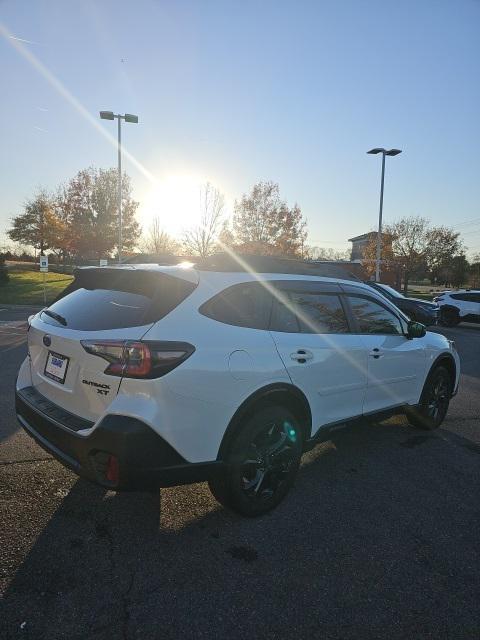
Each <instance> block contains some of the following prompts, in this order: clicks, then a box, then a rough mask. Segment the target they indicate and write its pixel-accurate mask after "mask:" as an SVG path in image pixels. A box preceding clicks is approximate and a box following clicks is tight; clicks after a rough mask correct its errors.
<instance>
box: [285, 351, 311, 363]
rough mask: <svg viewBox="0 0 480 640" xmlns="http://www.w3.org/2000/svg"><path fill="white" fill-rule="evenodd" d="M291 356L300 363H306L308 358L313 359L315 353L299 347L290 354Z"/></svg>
mask: <svg viewBox="0 0 480 640" xmlns="http://www.w3.org/2000/svg"><path fill="white" fill-rule="evenodd" d="M290 358H291V359H292V360H296V361H297V362H299V363H300V364H305V363H306V362H307V360H313V353H312V352H311V351H308V350H307V349H298V350H297V351H296V352H295V353H291V354H290Z"/></svg>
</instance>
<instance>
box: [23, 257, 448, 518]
mask: <svg viewBox="0 0 480 640" xmlns="http://www.w3.org/2000/svg"><path fill="white" fill-rule="evenodd" d="M257 262H258V261H257ZM260 262H262V261H260ZM253 263H254V261H253V259H252V260H251V264H253ZM262 264H263V266H261V265H260V266H258V264H257V266H256V271H254V270H253V268H252V267H251V266H250V267H248V268H247V267H246V266H245V263H244V262H243V261H242V267H237V266H236V264H235V262H234V261H232V263H231V264H230V262H229V261H227V260H225V261H224V262H223V263H220V266H219V263H218V261H217V262H216V261H215V260H213V261H211V262H210V263H208V262H207V263H206V264H204V265H203V266H201V267H197V268H194V267H193V266H181V265H180V266H170V267H164V266H158V265H135V266H119V267H101V268H84V269H80V270H78V271H77V272H76V277H75V280H74V281H73V282H72V284H70V285H69V286H68V287H67V289H66V290H65V291H64V292H63V294H62V296H61V297H60V298H59V299H58V300H57V301H56V302H54V303H53V304H52V305H51V306H50V307H48V308H45V309H43V310H42V311H41V312H40V313H38V314H37V315H35V316H34V317H32V318H31V319H30V322H29V331H28V356H27V358H26V359H25V361H24V362H23V364H22V366H21V368H20V371H19V374H18V379H17V382H16V410H17V415H18V420H19V421H20V423H21V425H22V426H23V427H24V429H25V430H26V431H27V432H28V433H29V434H30V435H31V436H33V438H35V440H36V441H37V442H38V443H39V444H40V445H41V446H42V447H44V448H45V449H46V450H47V451H49V452H50V453H52V454H53V455H54V456H55V457H56V458H58V459H59V460H60V461H61V462H62V463H64V464H65V465H66V466H68V467H70V468H71V469H73V470H74V471H75V472H77V473H78V474H79V475H81V476H84V477H86V478H89V479H91V480H93V481H95V482H97V483H99V484H101V485H103V486H104V487H108V488H110V489H115V490H116V489H139V490H141V489H145V488H151V487H158V486H169V485H174V484H184V483H189V482H198V481H203V480H208V481H209V483H210V488H211V490H212V492H213V494H214V495H215V497H216V498H217V499H218V500H219V501H220V502H221V503H222V504H224V505H228V506H229V507H231V508H233V509H234V510H236V511H238V512H240V513H242V514H245V515H248V516H254V515H260V514H262V513H265V512H266V511H268V510H269V509H272V508H273V507H274V506H276V505H277V504H278V503H279V502H280V501H281V500H282V498H283V497H284V496H285V494H286V493H287V491H288V489H289V488H290V486H291V485H292V482H293V480H294V477H295V474H296V473H297V470H298V467H299V462H300V458H301V455H302V453H303V452H304V451H306V450H308V449H309V448H311V447H312V446H313V445H314V444H315V443H316V442H319V441H321V440H322V439H325V438H328V434H329V432H330V430H331V429H332V428H333V427H336V428H338V426H339V425H341V424H345V423H348V422H351V421H352V420H354V419H356V418H358V417H361V416H365V415H371V414H380V413H381V414H382V415H385V412H387V413H388V412H398V411H402V412H403V411H405V410H406V411H408V413H409V415H410V416H411V421H412V422H413V423H414V424H415V425H417V426H420V427H423V428H427V429H433V428H435V427H438V426H439V425H440V424H441V422H442V421H443V419H444V417H445V414H446V412H447V409H448V405H449V401H450V398H451V396H452V395H453V394H454V393H456V391H457V386H458V380H459V375H460V362H459V357H458V354H457V352H456V350H455V347H454V344H453V343H452V342H450V341H448V340H447V339H446V338H445V337H444V336H442V335H439V334H437V333H427V332H426V331H425V327H424V326H423V325H421V324H418V323H415V322H411V321H409V320H408V319H407V318H406V316H404V315H403V314H402V312H401V311H399V310H398V309H397V308H396V307H394V306H393V305H392V304H390V303H389V302H388V300H386V299H385V298H384V297H383V296H381V295H379V294H377V293H376V292H375V291H374V290H372V288H371V287H368V286H367V285H364V284H362V283H360V282H352V281H349V280H340V279H335V278H324V277H318V276H315V275H312V273H313V274H315V269H314V268H313V267H309V266H308V264H305V263H296V262H290V261H275V260H271V261H269V260H264V261H263V263H262ZM265 265H266V266H265Z"/></svg>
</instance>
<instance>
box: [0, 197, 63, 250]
mask: <svg viewBox="0 0 480 640" xmlns="http://www.w3.org/2000/svg"><path fill="white" fill-rule="evenodd" d="M63 231H64V229H63V225H62V221H61V219H60V217H59V215H58V213H57V210H56V201H55V198H54V197H53V196H51V195H50V194H48V193H47V192H46V191H45V190H40V191H38V193H37V194H36V195H35V196H34V197H33V198H32V199H30V200H28V201H27V202H26V203H25V206H24V211H23V213H20V214H19V215H17V216H15V217H14V218H12V228H11V229H9V230H8V231H7V234H8V237H9V238H10V239H11V240H14V241H15V242H19V243H21V244H24V245H27V246H31V247H33V248H34V249H38V250H39V251H40V254H41V255H43V254H44V252H45V251H46V250H47V249H54V250H56V249H58V245H59V243H60V242H61V240H60V238H61V236H62V233H63Z"/></svg>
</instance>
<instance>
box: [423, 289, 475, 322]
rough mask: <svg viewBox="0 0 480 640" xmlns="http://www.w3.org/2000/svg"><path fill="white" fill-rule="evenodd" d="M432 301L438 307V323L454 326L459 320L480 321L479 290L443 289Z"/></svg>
mask: <svg viewBox="0 0 480 640" xmlns="http://www.w3.org/2000/svg"><path fill="white" fill-rule="evenodd" d="M434 301H435V302H436V303H437V304H438V305H439V307H440V323H441V324H443V325H444V326H446V327H454V326H456V325H457V324H458V323H459V322H480V290H478V289H459V290H457V291H444V292H443V293H441V294H440V295H438V296H437V297H436V298H434Z"/></svg>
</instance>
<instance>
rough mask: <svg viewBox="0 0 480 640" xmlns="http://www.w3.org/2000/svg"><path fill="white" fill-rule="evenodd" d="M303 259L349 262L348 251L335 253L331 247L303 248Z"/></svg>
mask: <svg viewBox="0 0 480 640" xmlns="http://www.w3.org/2000/svg"><path fill="white" fill-rule="evenodd" d="M305 257H306V258H308V259H310V260H350V251H348V250H345V251H337V250H336V249H332V248H331V247H309V246H307V247H305Z"/></svg>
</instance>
